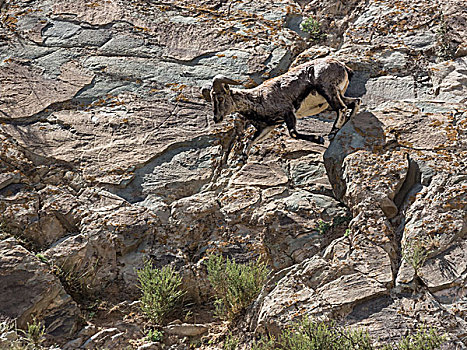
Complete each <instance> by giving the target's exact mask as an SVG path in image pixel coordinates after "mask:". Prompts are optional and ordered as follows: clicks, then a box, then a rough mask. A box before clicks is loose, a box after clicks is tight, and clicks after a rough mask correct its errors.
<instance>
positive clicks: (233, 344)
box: [222, 333, 240, 350]
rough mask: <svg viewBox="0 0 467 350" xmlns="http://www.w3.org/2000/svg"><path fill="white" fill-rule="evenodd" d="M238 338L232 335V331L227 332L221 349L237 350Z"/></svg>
mask: <svg viewBox="0 0 467 350" xmlns="http://www.w3.org/2000/svg"><path fill="white" fill-rule="evenodd" d="M239 343H240V340H239V339H238V338H237V337H235V336H234V335H232V333H228V334H227V336H226V337H225V340H224V346H223V347H222V349H223V350H237V347H238V344H239Z"/></svg>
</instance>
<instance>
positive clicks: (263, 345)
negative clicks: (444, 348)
mask: <svg viewBox="0 0 467 350" xmlns="http://www.w3.org/2000/svg"><path fill="white" fill-rule="evenodd" d="M444 341H445V337H444V336H441V335H439V334H438V333H437V332H436V330H434V329H433V328H428V329H427V328H426V327H420V328H419V329H418V330H417V332H416V333H415V334H413V335H409V336H408V337H405V338H404V339H402V340H401V341H400V342H399V344H397V345H391V344H385V345H381V346H376V345H373V341H372V339H371V338H370V336H369V334H368V333H367V332H366V331H363V330H358V329H356V330H348V329H345V328H343V327H340V326H338V325H336V324H335V322H329V323H326V322H322V321H313V320H311V319H310V318H308V317H304V318H303V319H301V320H300V321H298V322H295V323H294V324H293V325H292V326H291V327H290V328H289V329H286V330H284V331H282V333H281V334H280V335H279V337H278V339H277V340H274V339H270V340H264V339H261V340H260V341H259V342H256V343H255V344H254V345H253V347H252V349H254V350H273V349H282V350H357V349H358V350H435V349H438V348H439V346H440V345H441V344H442V343H443V342H444Z"/></svg>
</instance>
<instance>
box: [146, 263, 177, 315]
mask: <svg viewBox="0 0 467 350" xmlns="http://www.w3.org/2000/svg"><path fill="white" fill-rule="evenodd" d="M137 275H138V283H139V285H138V288H139V289H140V290H141V292H142V293H143V295H142V296H141V299H140V300H141V309H142V310H143V312H144V313H145V314H146V316H147V317H149V319H150V320H151V321H153V322H155V323H162V322H163V321H164V319H165V317H166V316H167V315H168V314H169V313H170V312H171V311H173V310H174V308H175V307H176V305H177V303H178V301H179V300H180V298H181V297H182V296H183V295H184V294H185V292H184V291H182V290H180V286H181V284H182V277H181V276H180V275H179V274H178V273H177V272H176V271H175V269H174V268H173V267H172V266H164V267H163V268H162V269H158V268H155V267H154V266H153V265H152V263H151V262H150V261H146V262H145V264H144V267H143V268H142V269H141V270H138V271H137Z"/></svg>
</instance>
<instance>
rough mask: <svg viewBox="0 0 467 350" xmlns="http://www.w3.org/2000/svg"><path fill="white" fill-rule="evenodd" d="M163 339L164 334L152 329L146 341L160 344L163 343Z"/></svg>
mask: <svg viewBox="0 0 467 350" xmlns="http://www.w3.org/2000/svg"><path fill="white" fill-rule="evenodd" d="M163 338H164V333H162V332H161V331H159V330H157V329H150V330H149V331H148V334H147V335H146V337H145V338H144V339H145V340H146V341H149V342H153V343H159V342H161V341H162V339H163Z"/></svg>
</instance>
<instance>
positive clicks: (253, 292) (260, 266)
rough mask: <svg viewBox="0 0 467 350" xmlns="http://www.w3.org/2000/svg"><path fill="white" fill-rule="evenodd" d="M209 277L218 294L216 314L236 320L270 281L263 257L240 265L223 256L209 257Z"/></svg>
mask: <svg viewBox="0 0 467 350" xmlns="http://www.w3.org/2000/svg"><path fill="white" fill-rule="evenodd" d="M207 269H208V280H209V282H210V283H211V286H212V288H213V289H214V293H215V295H216V301H215V306H216V314H217V315H218V316H219V317H221V318H225V319H232V318H233V317H235V315H237V314H238V313H240V312H241V311H242V310H243V309H245V308H246V307H247V306H249V305H250V304H251V302H252V301H253V300H254V299H255V298H256V297H257V296H258V294H259V292H260V291H261V288H262V287H263V284H264V283H265V282H266V278H267V275H268V270H267V267H266V265H265V264H264V263H263V262H261V261H260V260H259V259H258V260H257V261H255V262H250V263H248V264H237V263H236V262H235V261H231V260H230V259H228V258H227V259H226V260H224V258H223V257H222V256H217V255H211V256H210V257H209V258H208V260H207Z"/></svg>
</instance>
